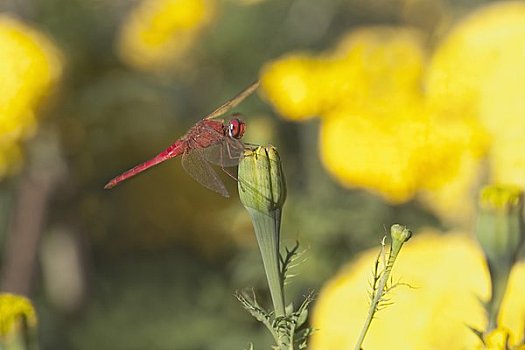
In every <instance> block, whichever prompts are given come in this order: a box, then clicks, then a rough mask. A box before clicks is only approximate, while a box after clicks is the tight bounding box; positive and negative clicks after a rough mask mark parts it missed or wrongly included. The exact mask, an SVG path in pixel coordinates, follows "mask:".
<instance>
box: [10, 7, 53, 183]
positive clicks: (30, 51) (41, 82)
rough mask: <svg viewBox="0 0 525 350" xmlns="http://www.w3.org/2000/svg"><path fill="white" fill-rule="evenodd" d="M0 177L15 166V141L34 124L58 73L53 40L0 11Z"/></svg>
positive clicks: (21, 137) (33, 127)
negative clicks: (39, 108) (40, 106)
mask: <svg viewBox="0 0 525 350" xmlns="http://www.w3.org/2000/svg"><path fill="white" fill-rule="evenodd" d="M0 53H1V59H0V76H1V77H2V79H0V178H2V177H3V176H5V175H6V174H7V173H8V172H9V171H12V170H13V169H14V168H16V165H17V163H18V162H19V160H20V150H19V141H20V140H22V139H23V138H25V137H27V136H29V135H30V134H31V133H32V132H34V130H35V128H36V120H35V109H36V108H37V106H38V104H39V102H40V100H42V99H43V98H44V97H46V95H48V94H49V93H50V91H51V87H52V86H53V84H54V83H55V82H56V81H57V80H58V78H59V76H60V74H61V57H60V54H59V53H58V51H57V49H56V48H55V46H54V45H53V43H52V42H51V41H50V40H49V39H48V38H47V37H46V36H45V35H43V34H42V33H40V32H38V31H37V30H36V29H33V28H31V27H30V26H28V25H26V24H24V23H22V22H21V21H19V20H17V19H15V18H12V17H9V16H7V15H0Z"/></svg>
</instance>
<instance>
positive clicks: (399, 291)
mask: <svg viewBox="0 0 525 350" xmlns="http://www.w3.org/2000/svg"><path fill="white" fill-rule="evenodd" d="M376 256H377V249H372V250H370V251H369V252H366V253H364V254H363V256H361V257H360V258H358V259H357V260H356V261H355V262H354V263H352V264H350V265H349V266H347V267H346V268H344V269H343V270H342V271H341V272H340V273H339V274H338V275H337V276H336V277H335V278H333V279H332V280H331V281H329V282H328V283H327V284H326V285H325V287H324V288H323V290H322V291H321V293H320V296H319V299H318V302H317V305H316V308H315V309H314V312H313V327H314V328H316V329H318V331H317V332H316V333H314V335H313V337H312V342H311V348H312V350H317V349H319V350H321V349H323V350H324V349H339V350H344V349H353V348H354V345H355V342H356V340H357V337H358V335H359V332H360V330H361V327H362V324H363V322H364V320H365V318H366V314H367V310H368V305H369V300H368V294H367V291H368V290H369V281H370V277H371V269H372V264H373V262H374V259H375V258H376ZM393 273H394V280H396V279H400V280H401V282H403V283H408V284H410V285H411V286H412V287H413V288H409V287H405V286H399V287H397V288H395V289H394V290H393V291H391V294H390V297H389V299H390V300H391V301H392V302H393V304H392V305H390V306H388V307H386V308H385V309H383V310H381V311H379V314H378V316H377V318H376V319H375V320H374V321H373V322H372V325H371V328H370V330H369V333H368V335H367V337H366V338H365V342H364V348H365V349H403V350H410V349H414V350H416V349H417V350H419V349H447V350H449V349H450V350H454V349H473V348H476V347H479V346H480V340H479V338H478V337H477V336H476V335H475V334H474V333H473V332H472V331H471V330H470V329H469V328H468V327H467V326H471V327H474V328H476V329H483V328H484V326H485V325H486V321H487V320H486V316H485V313H484V309H483V307H482V305H481V303H480V301H479V300H478V299H481V300H487V298H488V296H489V293H490V292H489V275H488V271H487V269H486V266H485V264H484V258H483V254H482V252H481V251H480V250H479V249H478V247H477V245H476V244H475V243H474V242H473V241H472V240H471V239H470V238H468V237H466V236H465V235H462V234H447V235H440V234H437V233H436V232H431V231H427V232H422V233H420V234H416V235H415V236H414V238H413V239H412V240H411V241H410V242H409V243H408V244H407V245H406V246H405V247H404V248H403V251H402V252H401V254H400V256H399V258H398V260H397V261H396V266H395V267H394V272H393ZM396 276H397V277H396ZM524 280H525V263H521V264H518V265H516V266H515V267H514V269H513V272H512V275H511V277H510V281H509V285H508V290H507V294H506V296H505V298H504V300H503V304H502V310H501V313H500V318H499V322H500V324H501V325H502V326H505V327H507V329H508V330H509V334H510V335H511V338H510V341H511V344H516V342H517V341H519V340H520V338H521V336H522V335H523V329H524V318H523V316H524V315H525V298H523V295H525V283H523V281H524Z"/></svg>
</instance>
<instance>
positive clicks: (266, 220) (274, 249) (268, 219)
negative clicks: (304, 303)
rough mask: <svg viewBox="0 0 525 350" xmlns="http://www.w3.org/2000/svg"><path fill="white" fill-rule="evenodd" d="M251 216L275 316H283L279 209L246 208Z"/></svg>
mask: <svg viewBox="0 0 525 350" xmlns="http://www.w3.org/2000/svg"><path fill="white" fill-rule="evenodd" d="M247 210H248V212H249V214H250V216H251V217H252V221H253V227H254V229H255V237H256V238H257V242H258V245H259V249H260V251H261V256H262V260H263V265H264V271H265V273H266V278H267V280H268V287H269V289H270V295H271V297H272V302H273V307H274V310H275V316H276V317H280V316H284V315H285V314H286V313H285V306H284V305H285V302H284V286H283V280H282V278H281V273H280V270H279V238H280V226H281V224H280V223H281V210H280V209H276V210H275V211H273V212H272V213H271V215H267V214H264V213H261V212H260V211H258V210H255V209H251V208H247Z"/></svg>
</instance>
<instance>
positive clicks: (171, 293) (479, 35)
mask: <svg viewBox="0 0 525 350" xmlns="http://www.w3.org/2000/svg"><path fill="white" fill-rule="evenodd" d="M0 11H1V14H0V258H1V259H0V264H1V270H0V271H1V275H0V278H1V279H0V283H1V289H2V291H9V292H14V293H19V294H23V295H27V296H30V297H31V299H32V300H33V301H34V303H35V306H36V308H37V312H38V315H39V320H40V322H39V327H40V338H41V343H42V348H43V349H115V350H118V349H145V348H147V349H190V350H192V349H195V350H197V349H215V350H221V349H241V348H243V347H244V346H246V344H248V343H249V342H251V341H253V342H255V343H256V344H257V347H258V348H261V349H264V348H269V346H270V344H271V339H270V336H269V335H268V334H266V330H265V329H263V328H262V327H260V325H259V324H257V323H256V322H255V321H254V320H252V318H251V317H250V315H248V314H247V313H246V312H245V311H244V310H243V309H242V307H240V305H239V303H238V302H237V301H236V300H235V298H234V297H233V292H234V291H235V290H237V289H242V288H245V287H249V288H252V287H253V288H254V289H255V290H256V291H258V295H259V296H260V298H261V302H262V303H263V304H265V305H270V303H269V300H268V297H266V298H265V296H266V287H265V284H266V280H265V275H264V271H263V269H262V264H261V260H260V256H259V253H258V248H257V246H256V243H255V239H254V234H253V231H252V227H251V222H250V220H249V218H248V216H247V213H246V212H245V211H244V209H243V207H242V205H241V204H240V203H239V200H238V196H237V192H236V191H237V190H236V183H235V181H234V180H232V179H231V178H229V177H228V176H222V177H223V179H224V181H225V183H226V184H227V187H228V189H229V190H230V193H231V194H232V196H231V198H229V199H226V198H222V197H221V196H219V195H218V194H216V193H214V192H211V191H208V190H206V189H205V188H204V187H202V186H200V185H199V184H198V183H196V182H195V181H193V180H192V179H191V177H189V176H188V175H187V174H186V173H185V172H184V171H183V169H182V167H181V165H180V161H179V160H178V159H175V160H172V161H170V162H167V163H165V164H162V165H160V166H158V167H155V168H153V169H150V170H148V171H147V173H144V174H142V175H140V176H138V177H136V178H134V179H132V180H129V181H126V182H125V183H123V184H122V185H119V186H118V187H116V188H114V189H112V190H111V191H105V190H103V187H104V184H105V183H106V182H107V181H108V180H109V179H111V178H112V177H113V176H115V175H118V174H119V173H121V172H122V171H124V170H127V169H129V168H131V167H132V166H134V165H136V164H138V163H140V162H142V161H144V160H146V159H148V158H150V157H152V156H153V155H155V154H157V153H158V152H160V151H161V150H163V149H164V148H165V147H167V146H168V145H170V144H171V143H172V142H174V141H175V140H176V139H177V138H178V137H180V136H181V135H182V134H183V133H184V132H185V131H186V130H187V129H188V128H189V127H191V126H192V125H193V124H194V123H195V122H197V121H198V120H199V119H200V118H201V117H202V116H204V115H205V114H207V113H208V112H210V111H212V110H213V109H214V108H215V107H217V106H218V105H220V104H221V103H222V102H224V101H225V100H227V99H229V98H231V97H233V96H234V95H235V94H236V93H238V92H239V91H241V90H242V89H244V88H245V87H246V86H248V85H249V84H250V83H251V82H252V81H254V80H255V79H258V78H260V79H261V82H262V85H261V88H260V89H259V91H258V93H256V94H254V95H253V96H251V97H249V98H248V99H246V100H245V101H244V102H243V103H242V105H241V106H239V107H237V108H236V109H235V111H239V112H242V113H243V114H244V116H245V121H246V123H247V126H248V129H247V132H246V135H245V137H244V141H246V142H249V143H255V144H273V145H275V146H276V147H278V149H279V151H280V153H281V158H282V161H283V167H284V170H285V173H286V176H287V182H288V189H289V191H288V200H287V204H286V205H285V209H284V210H285V211H284V218H283V220H284V221H283V240H284V244H287V245H292V244H293V243H294V242H295V241H296V240H299V241H300V242H301V245H302V247H303V248H304V249H306V253H305V255H304V256H305V257H306V259H305V261H304V262H303V263H302V264H301V265H300V266H299V267H297V268H296V272H297V274H298V276H297V277H296V278H295V279H294V280H293V282H292V283H291V284H290V285H289V286H288V290H287V293H288V294H287V298H288V300H289V301H295V302H296V303H297V302H299V301H300V300H301V298H302V296H304V295H305V294H306V293H307V292H308V291H309V290H311V289H314V290H319V289H320V288H321V287H322V285H323V284H324V283H325V281H327V280H328V279H329V278H330V277H332V276H334V275H335V274H336V272H337V271H338V270H339V268H340V267H341V266H342V265H343V264H344V263H345V262H348V261H350V260H352V259H353V258H354V257H355V256H356V254H357V253H358V252H360V251H362V250H364V249H366V248H369V247H372V246H377V244H378V242H379V241H380V240H381V238H382V237H383V235H384V234H385V231H386V228H388V227H389V226H390V225H391V224H393V223H396V222H399V223H402V224H404V225H407V226H409V227H410V228H411V229H413V230H414V231H417V230H418V229H419V228H422V227H428V226H430V227H434V228H437V229H440V230H444V231H446V230H448V229H451V228H454V229H462V230H465V231H467V232H468V231H469V229H470V228H471V227H472V224H473V217H474V212H475V199H476V195H477V192H478V189H479V187H480V186H481V185H483V184H487V183H511V184H514V185H518V186H521V187H524V186H525V152H523V150H524V149H525V141H524V140H525V139H524V138H523V137H522V135H523V134H524V132H525V121H524V117H523V115H524V113H525V99H523V96H522V94H523V93H522V91H523V84H524V82H525V68H524V67H525V65H523V62H524V59H525V48H524V46H523V45H524V44H523V43H524V42H525V3H523V2H517V1H516V2H489V1H472V0H461V1H452V0H449V1H446V0H395V1H391V0H374V1H365V0H348V1H342V0H329V1H328V0H327V1H317V0H137V1H136V0H38V1H37V0H3V1H2V2H1V3H0ZM222 175H224V174H222Z"/></svg>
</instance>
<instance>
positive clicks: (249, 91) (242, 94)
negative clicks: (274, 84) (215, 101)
mask: <svg viewBox="0 0 525 350" xmlns="http://www.w3.org/2000/svg"><path fill="white" fill-rule="evenodd" d="M258 87H259V80H257V81H255V82H253V83H252V84H251V85H250V86H248V87H247V88H246V89H244V90H243V91H241V92H240V93H239V94H238V95H237V96H235V97H234V98H232V99H231V100H229V101H226V102H224V103H223V104H222V105H221V106H220V107H218V108H217V109H216V110H214V111H213V112H211V113H210V114H208V115H207V116H206V117H204V118H203V119H213V118H217V117H219V116H221V115H223V114H224V113H226V112H228V111H229V110H230V109H232V108H234V107H235V106H237V105H238V104H239V103H241V102H242V101H243V100H244V99H245V98H246V97H248V96H250V95H251V94H253V92H254V91H255V90H257V88H258Z"/></svg>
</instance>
